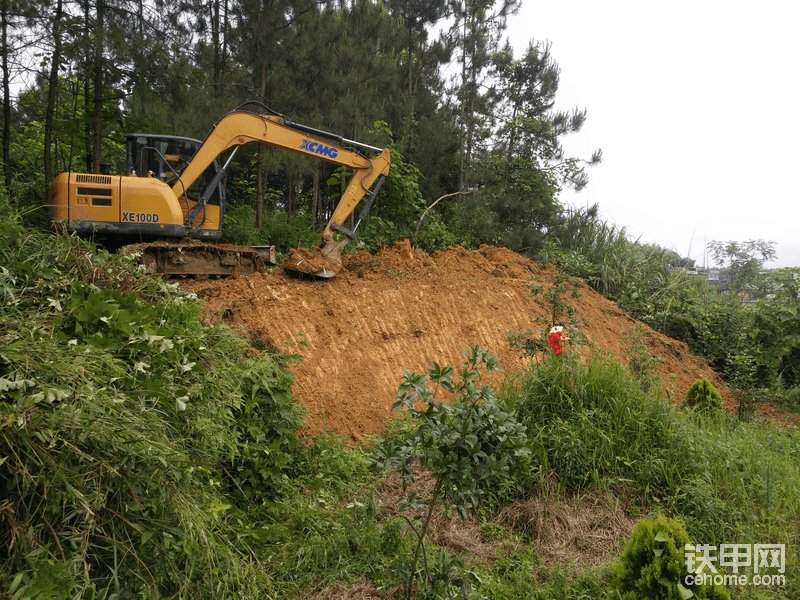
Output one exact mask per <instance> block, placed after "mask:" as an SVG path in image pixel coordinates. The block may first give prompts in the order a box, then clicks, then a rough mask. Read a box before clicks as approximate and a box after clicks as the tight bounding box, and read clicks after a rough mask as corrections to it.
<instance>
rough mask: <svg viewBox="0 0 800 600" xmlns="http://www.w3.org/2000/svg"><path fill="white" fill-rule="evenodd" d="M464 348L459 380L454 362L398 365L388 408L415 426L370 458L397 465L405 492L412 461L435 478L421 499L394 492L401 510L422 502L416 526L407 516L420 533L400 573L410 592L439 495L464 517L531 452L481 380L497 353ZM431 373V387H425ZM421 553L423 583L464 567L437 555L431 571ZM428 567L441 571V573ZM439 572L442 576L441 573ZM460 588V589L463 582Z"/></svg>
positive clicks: (381, 466) (440, 585) (441, 584)
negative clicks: (401, 441)
mask: <svg viewBox="0 0 800 600" xmlns="http://www.w3.org/2000/svg"><path fill="white" fill-rule="evenodd" d="M464 355H465V356H466V358H467V360H466V362H465V363H464V365H463V367H462V369H461V373H460V380H459V381H457V382H455V381H454V380H453V374H454V370H453V368H452V367H441V366H440V365H439V364H437V363H435V362H434V363H433V365H432V367H431V368H430V369H427V376H425V375H418V374H416V373H411V372H409V371H404V372H403V382H402V383H401V385H400V387H398V388H397V392H398V396H397V402H395V404H394V406H393V407H392V409H393V410H398V409H405V410H406V411H407V412H408V414H410V415H411V417H412V418H413V419H414V421H415V422H416V423H418V425H417V430H416V433H415V434H414V435H413V437H411V438H410V439H409V440H408V441H407V443H406V444H405V445H403V446H401V447H397V446H396V445H395V443H394V441H392V440H390V441H388V442H387V443H386V444H385V445H383V446H380V447H378V448H376V450H375V454H374V456H373V457H372V460H373V462H374V464H375V468H376V469H377V470H379V471H380V470H385V469H387V468H394V469H396V470H397V472H398V473H399V475H400V477H401V479H402V482H403V490H404V491H405V490H406V487H407V485H408V484H409V483H411V482H413V481H414V476H413V473H412V471H411V469H410V466H411V465H412V464H414V463H419V464H420V465H421V466H423V467H427V468H429V469H430V470H431V476H432V477H433V478H434V479H435V480H436V484H435V485H434V488H433V491H432V493H431V497H430V498H427V499H422V498H419V496H418V494H417V493H416V492H415V493H413V494H411V495H410V496H407V497H403V498H401V499H400V502H401V506H402V507H403V509H404V510H408V509H418V508H422V507H424V506H426V505H427V514H426V516H425V519H424V522H423V523H422V524H421V525H417V526H416V527H415V526H414V525H413V524H412V521H411V520H408V523H409V525H410V526H411V529H412V530H413V531H414V533H415V534H416V535H417V537H418V543H417V547H416V551H415V553H414V557H413V559H412V560H411V561H410V566H409V569H408V577H407V579H406V585H407V588H406V590H407V592H406V593H407V594H408V595H410V593H411V589H412V585H413V581H414V576H415V574H416V565H417V560H418V558H419V553H420V549H421V548H422V547H423V544H424V540H425V535H426V533H427V531H428V526H429V525H430V520H431V516H432V515H433V510H434V508H435V507H436V505H437V503H439V502H444V504H445V505H446V506H447V507H449V508H453V509H455V510H457V511H458V512H459V514H460V515H461V516H462V518H466V517H467V514H468V513H469V512H471V511H473V510H475V509H476V508H477V507H478V501H479V499H480V497H481V496H483V495H484V493H485V492H486V491H487V489H489V488H490V487H492V486H498V485H503V484H504V483H507V482H508V480H509V478H513V477H515V476H516V475H518V474H520V473H521V472H522V470H523V467H524V466H525V464H526V458H527V456H528V455H529V454H530V451H529V450H528V448H527V446H526V441H527V440H526V437H525V433H524V431H523V428H522V426H521V425H520V424H519V423H518V422H517V420H516V418H515V415H514V413H513V412H510V411H508V410H506V409H504V408H503V407H502V406H501V404H500V403H499V402H498V400H497V398H496V396H495V394H494V390H493V389H492V388H491V387H490V386H488V385H485V384H484V385H479V384H480V380H481V375H480V372H479V370H478V369H479V368H480V367H484V368H485V369H486V372H487V373H491V372H492V371H494V370H495V369H496V368H497V367H496V365H497V361H498V358H497V357H496V356H492V355H491V353H490V352H489V351H488V350H481V348H480V346H470V347H469V350H466V351H464ZM429 378H430V382H431V383H433V384H434V385H435V386H436V390H434V389H431V388H428V387H427V385H428V380H429ZM437 390H438V391H439V392H445V393H449V394H452V395H453V396H454V400H453V401H451V402H449V403H444V402H442V400H440V399H439V398H438V397H437ZM418 406H419V407H420V408H417V407H418ZM423 556H424V557H425V574H426V576H427V579H428V582H429V584H430V585H431V586H432V587H433V588H436V589H441V590H442V591H443V592H447V591H448V587H449V586H450V585H451V584H452V579H454V577H451V576H450V574H451V572H453V570H454V569H455V570H459V569H463V563H461V562H460V561H457V562H456V563H454V562H453V559H450V558H447V557H446V556H445V555H444V554H442V555H440V557H439V559H440V560H439V563H440V566H441V565H445V566H441V568H439V569H436V570H434V571H432V570H431V569H430V568H429V565H428V560H427V553H425V552H424V550H423ZM432 572H433V573H434V574H435V573H439V578H437V577H436V576H434V575H432V574H431V573H432ZM442 574H444V575H445V581H441V580H440V579H441V576H442ZM462 584H464V585H466V580H464V579H462ZM461 593H462V594H464V593H465V591H464V589H463V588H462V589H461ZM462 597H463V596H462Z"/></svg>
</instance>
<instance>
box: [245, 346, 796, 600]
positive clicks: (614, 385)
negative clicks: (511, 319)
mask: <svg viewBox="0 0 800 600" xmlns="http://www.w3.org/2000/svg"><path fill="white" fill-rule="evenodd" d="M503 395H504V399H505V402H506V403H507V406H508V408H509V409H517V410H518V411H519V413H518V416H519V418H520V420H521V421H522V422H524V423H525V424H526V426H527V428H528V431H529V434H530V435H529V438H530V440H531V448H532V450H533V451H534V453H535V456H536V460H535V461H534V462H535V463H538V465H539V467H538V469H535V470H534V471H533V472H532V473H531V475H530V477H528V478H527V479H525V480H520V481H517V482H516V485H515V487H514V489H512V490H510V491H509V492H507V493H506V494H505V495H504V496H502V497H498V496H493V495H491V494H489V495H487V497H486V498H485V502H484V504H483V505H482V508H481V509H480V511H479V514H478V515H476V516H475V517H474V521H470V522H467V523H464V524H461V521H460V519H458V518H457V517H453V516H451V517H448V516H447V515H446V514H444V513H443V514H442V516H441V517H438V521H434V527H435V528H436V531H434V534H433V536H432V539H433V540H434V543H433V544H431V545H430V547H429V550H428V554H429V559H430V561H431V563H432V564H433V565H438V564H439V562H437V560H439V559H436V557H438V556H439V554H438V553H439V552H440V550H442V549H443V550H444V552H445V556H452V557H459V556H460V557H461V559H460V560H462V561H463V567H461V570H460V571H459V575H458V576H459V577H464V578H466V579H468V580H469V581H471V589H472V592H471V594H472V595H471V596H470V597H473V598H481V597H487V598H493V599H502V598H509V599H511V598H515V599H516V598H531V599H545V598H575V599H580V598H615V597H616V596H615V595H614V593H613V591H612V590H610V589H609V588H608V584H607V579H606V578H607V569H608V566H609V565H610V564H611V562H612V561H613V560H614V557H615V556H617V553H618V552H619V550H620V547H621V543H623V542H624V541H625V539H626V536H627V535H629V532H630V528H631V526H632V523H633V522H635V521H636V520H637V519H639V518H645V517H647V516H653V515H655V514H658V513H662V514H665V515H667V516H670V517H676V518H678V519H680V520H682V521H683V522H684V523H685V524H686V527H687V532H688V533H689V535H690V537H691V538H692V539H693V540H694V541H695V543H706V544H713V545H717V546H718V545H719V544H722V543H739V544H755V543H783V544H786V547H787V557H786V582H787V585H786V587H785V588H758V589H757V588H755V587H753V586H750V587H744V588H741V589H738V588H731V589H729V590H728V591H729V593H730V594H731V597H732V598H794V597H797V594H798V593H799V592H800V588H799V587H798V583H800V570H799V569H798V565H799V564H800V556H798V553H797V548H798V534H799V533H800V531H799V530H798V524H800V440H799V439H798V435H797V432H796V431H794V430H791V429H786V428H784V427H781V426H777V425H772V424H769V423H763V422H761V423H759V422H755V423H748V422H740V421H738V419H736V417H735V416H731V415H725V414H718V415H716V416H706V415H698V414H695V413H691V412H686V411H682V410H680V409H678V408H677V407H675V406H674V405H672V404H670V403H667V402H665V401H663V400H662V399H660V398H658V397H657V396H654V395H650V396H647V395H645V394H644V393H643V392H642V390H641V386H640V385H639V382H638V381H636V380H635V379H634V378H633V377H632V376H631V374H630V372H629V371H628V370H627V369H626V368H625V367H623V366H621V365H619V364H617V363H615V362H614V361H612V360H611V359H610V358H608V357H604V356H602V355H598V356H596V357H595V358H594V359H592V360H590V361H589V362H588V363H586V364H582V363H580V362H578V361H577V360H566V361H560V362H556V361H555V360H550V361H547V362H545V363H543V364H536V365H532V366H531V367H530V369H529V370H528V371H526V372H525V373H523V374H521V375H520V376H519V377H518V379H517V382H516V385H514V386H509V387H508V388H507V389H505V390H504V392H503ZM408 433H409V428H408V427H407V425H406V424H403V423H400V424H397V423H392V424H391V425H390V426H389V428H388V429H387V435H388V436H389V437H392V439H396V440H401V439H402V438H403V437H404V436H405V435H408ZM368 452H370V445H369V443H368V444H366V445H365V446H364V447H351V446H349V445H348V444H346V443H345V442H344V441H343V440H342V439H339V438H338V437H337V436H335V435H333V434H327V435H325V436H322V437H320V438H317V439H316V440H315V441H314V443H313V444H312V445H311V446H308V447H307V448H305V449H304V450H303V457H304V458H302V459H300V460H299V461H298V467H299V469H300V471H302V473H301V472H298V473H297V474H296V476H295V478H293V480H292V482H291V484H290V485H288V486H287V487H286V488H285V489H284V490H283V497H282V498H281V499H280V500H278V501H275V502H272V503H268V504H266V505H264V506H263V507H261V508H260V509H259V517H258V519H260V520H262V521H263V522H266V523H269V525H266V526H265V527H266V528H267V530H268V531H269V532H270V533H269V536H271V537H270V540H271V541H270V543H269V544H267V546H266V547H265V548H268V550H266V549H265V552H266V554H265V555H264V556H263V564H264V565H265V568H266V570H267V573H268V575H269V578H270V580H271V581H274V582H275V585H276V591H275V593H276V594H278V596H280V597H297V598H300V597H304V598H324V597H341V598H348V597H357V596H356V594H357V593H363V592H364V590H378V591H380V590H382V591H383V592H384V593H393V591H397V590H399V589H400V586H401V584H402V581H403V577H404V571H403V569H404V567H405V568H407V564H405V563H404V556H408V554H409V552H410V551H411V548H412V546H413V541H414V539H413V538H412V536H411V535H410V532H409V531H408V526H407V525H406V524H405V522H404V521H403V519H402V518H401V516H400V513H396V512H394V509H391V510H389V504H388V503H389V500H388V499H387V498H388V496H387V490H388V489H389V487H390V486H388V487H387V485H386V483H385V482H384V481H383V480H382V479H381V477H379V476H375V475H373V474H371V473H370V472H369V470H368V468H367V464H366V461H365V456H366V454H367V453H368ZM537 524H538V525H537ZM601 524H605V525H604V527H605V530H604V531H606V532H608V542H609V546H608V548H609V549H608V550H607V551H605V550H604V551H602V552H599V553H598V551H597V548H592V547H591V546H592V544H593V543H595V542H596V541H597V539H598V532H600V531H601V529H600V525H601ZM567 540H573V543H572V544H571V545H570V544H567V545H566V546H565V543H566V541H567ZM581 540H583V541H581ZM593 540H594V542H593ZM565 548H566V550H565ZM581 548H583V553H582V551H581ZM559 552H560V553H561V554H560V555H561V559H556V558H554V557H555V556H556V555H558V554H559ZM592 552H593V553H594V554H596V555H598V556H596V557H595V558H596V559H597V560H595V561H594V562H593V563H592V564H593V566H587V565H588V563H587V562H586V561H585V560H583V558H584V557H585V556H587V555H588V554H591V553H592ZM570 556H571V557H572V558H571V559H570V558H569V557H570ZM565 557H566V558H565ZM435 568H441V569H444V567H434V571H435ZM751 574H752V573H751ZM449 576H450V577H456V576H455V575H454V573H452V572H451V573H450V574H449ZM348 590H350V591H351V592H352V593H353V596H348V593H349V592H348ZM398 593H399V592H398ZM421 594H422V596H423V597H439V596H437V595H435V594H434V595H433V596H426V595H425V593H424V589H423V590H422V591H421ZM428 594H430V592H428ZM276 597H277V596H276Z"/></svg>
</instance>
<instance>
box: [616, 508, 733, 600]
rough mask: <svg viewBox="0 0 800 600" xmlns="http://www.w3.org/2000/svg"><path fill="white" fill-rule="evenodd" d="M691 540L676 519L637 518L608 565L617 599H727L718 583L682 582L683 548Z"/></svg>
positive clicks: (660, 516) (659, 517)
mask: <svg viewBox="0 0 800 600" xmlns="http://www.w3.org/2000/svg"><path fill="white" fill-rule="evenodd" d="M691 543H692V542H691V539H690V537H689V535H688V534H687V533H686V530H685V527H684V526H683V523H681V522H680V521H677V520H675V519H667V518H666V517H664V516H663V515H658V516H657V517H656V518H655V519H653V520H647V519H644V520H641V521H639V522H638V523H637V524H636V526H635V527H634V528H633V534H632V535H631V539H630V540H629V541H628V543H627V544H625V551H624V552H623V553H622V556H621V557H620V559H619V561H618V562H617V563H616V564H615V565H614V566H613V567H612V569H611V576H610V580H609V583H610V585H611V587H612V588H613V589H616V590H617V591H618V592H619V594H620V598H621V600H637V599H638V598H651V599H653V600H661V599H663V600H667V599H669V600H688V599H689V598H714V599H716V600H728V599H729V598H730V596H729V595H728V593H727V592H726V591H725V590H724V589H722V588H721V587H720V586H713V587H711V586H705V585H686V579H685V575H686V574H687V572H686V568H685V564H686V563H685V559H684V552H685V546H686V545H687V544H691Z"/></svg>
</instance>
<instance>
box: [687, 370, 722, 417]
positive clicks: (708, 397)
mask: <svg viewBox="0 0 800 600" xmlns="http://www.w3.org/2000/svg"><path fill="white" fill-rule="evenodd" d="M684 405H685V406H688V407H689V408H693V409H694V410H698V411H702V412H719V411H720V410H722V396H720V395H719V392H718V391H717V388H715V387H714V384H712V383H711V382H710V381H709V380H708V379H705V378H703V379H698V380H697V381H695V382H694V383H693V384H692V385H691V386H690V387H689V389H688V390H687V391H686V400H685V401H684Z"/></svg>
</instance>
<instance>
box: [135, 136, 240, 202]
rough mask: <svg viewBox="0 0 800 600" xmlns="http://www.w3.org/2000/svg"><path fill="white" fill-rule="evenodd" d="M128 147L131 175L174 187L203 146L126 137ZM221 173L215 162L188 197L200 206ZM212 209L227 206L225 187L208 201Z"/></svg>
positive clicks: (169, 139) (192, 142) (182, 140)
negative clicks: (207, 191) (178, 177)
mask: <svg viewBox="0 0 800 600" xmlns="http://www.w3.org/2000/svg"><path fill="white" fill-rule="evenodd" d="M125 139H126V143H127V144H126V145H127V152H126V154H127V162H128V165H127V170H128V173H127V174H128V175H138V176H139V177H146V176H147V175H148V173H149V174H150V175H151V176H153V177H155V178H157V179H160V180H161V181H163V182H164V183H168V184H170V185H172V182H173V181H175V178H176V177H177V176H178V175H180V174H181V173H182V172H183V170H184V169H185V168H186V166H187V165H188V164H189V162H190V161H191V160H192V157H193V156H194V155H195V154H196V153H197V150H198V149H199V148H200V146H201V145H202V143H203V142H201V141H200V140H196V139H193V138H188V137H181V136H177V135H156V134H149V133H148V134H144V133H129V134H128V135H126V136H125ZM219 170H220V166H219V162H218V161H217V160H214V161H212V162H211V164H210V165H209V166H208V167H207V168H206V170H205V171H203V173H202V174H201V175H200V177H198V178H197V179H196V180H195V181H194V182H192V184H191V185H190V186H189V189H187V190H186V197H187V198H189V200H192V201H194V202H197V201H198V200H199V199H200V196H201V195H202V194H203V192H204V191H205V190H206V188H207V187H208V186H209V185H211V184H212V182H213V180H214V176H215V175H216V174H217V172H218V171H219ZM208 204H209V205H211V206H219V207H220V208H223V207H224V206H225V186H224V185H223V182H222V181H220V182H219V183H218V184H216V186H215V187H214V189H213V190H212V191H211V193H210V196H209V198H208Z"/></svg>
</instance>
